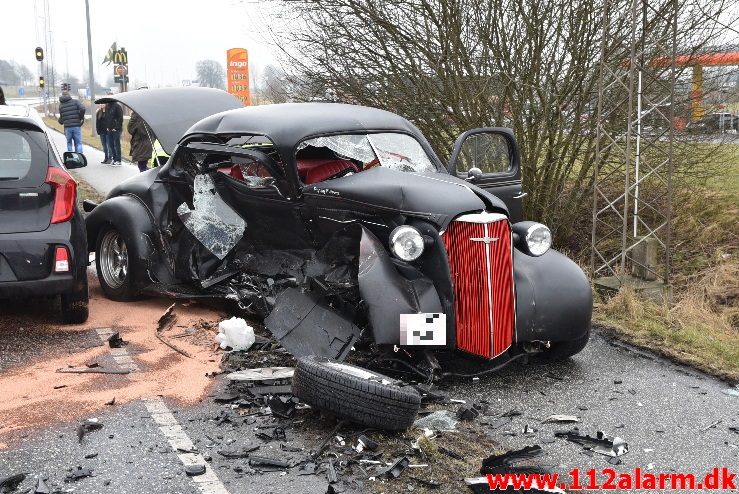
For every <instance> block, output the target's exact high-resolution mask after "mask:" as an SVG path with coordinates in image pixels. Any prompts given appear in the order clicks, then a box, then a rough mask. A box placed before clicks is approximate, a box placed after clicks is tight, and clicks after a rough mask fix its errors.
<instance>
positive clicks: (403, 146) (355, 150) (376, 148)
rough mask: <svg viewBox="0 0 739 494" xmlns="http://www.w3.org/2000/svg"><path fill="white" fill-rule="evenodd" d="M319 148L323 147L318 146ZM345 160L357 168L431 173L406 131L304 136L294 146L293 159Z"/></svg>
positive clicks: (420, 148)
mask: <svg viewBox="0 0 739 494" xmlns="http://www.w3.org/2000/svg"><path fill="white" fill-rule="evenodd" d="M322 148H323V149H322ZM305 158H308V159H313V160H315V159H323V160H336V159H345V160H346V159H348V160H352V161H353V162H355V163H356V164H357V165H358V169H359V171H363V170H367V169H369V168H373V167H375V166H378V165H379V166H383V167H385V168H390V169H392V170H396V171H400V172H406V173H431V172H435V171H437V170H436V167H435V166H434V165H433V163H431V160H430V159H429V157H428V155H427V154H426V151H424V149H423V147H421V144H419V142H418V141H417V140H416V139H414V138H413V137H411V136H409V135H407V134H400V133H395V132H386V133H380V134H344V135H335V136H327V137H316V138H313V139H308V140H306V141H304V142H302V143H300V145H298V149H297V154H296V159H297V160H299V161H300V160H304V159H305Z"/></svg>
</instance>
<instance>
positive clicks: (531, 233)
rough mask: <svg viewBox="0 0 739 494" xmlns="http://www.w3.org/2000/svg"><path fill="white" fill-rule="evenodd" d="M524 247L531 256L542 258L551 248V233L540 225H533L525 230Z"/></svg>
mask: <svg viewBox="0 0 739 494" xmlns="http://www.w3.org/2000/svg"><path fill="white" fill-rule="evenodd" d="M526 246H527V248H528V249H529V253H530V254H531V255H532V256H542V255H544V254H545V253H546V251H548V250H549V247H551V246H552V232H551V231H549V228H547V227H546V226H544V225H542V224H541V223H534V224H533V225H531V226H530V227H529V228H528V229H527V230H526Z"/></svg>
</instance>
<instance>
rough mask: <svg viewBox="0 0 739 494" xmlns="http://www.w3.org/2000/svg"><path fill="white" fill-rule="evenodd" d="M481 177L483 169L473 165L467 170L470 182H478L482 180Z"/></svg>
mask: <svg viewBox="0 0 739 494" xmlns="http://www.w3.org/2000/svg"><path fill="white" fill-rule="evenodd" d="M481 178H482V170H480V169H479V168H477V167H474V166H473V167H472V168H470V169H469V171H468V172H467V178H466V179H465V180H467V181H468V182H476V181H478V180H480V179H481Z"/></svg>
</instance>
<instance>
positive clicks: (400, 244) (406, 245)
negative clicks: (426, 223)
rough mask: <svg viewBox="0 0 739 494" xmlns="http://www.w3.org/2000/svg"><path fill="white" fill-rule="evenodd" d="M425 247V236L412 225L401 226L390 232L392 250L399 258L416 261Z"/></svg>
mask: <svg viewBox="0 0 739 494" xmlns="http://www.w3.org/2000/svg"><path fill="white" fill-rule="evenodd" d="M423 247H424V245H423V236H422V235H421V233H420V232H419V231H418V230H416V229H415V228H413V227H412V226H408V225H402V226H399V227H397V228H396V229H395V230H393V232H392V233H391V234H390V250H392V251H393V254H395V256H396V257H397V258H398V259H402V260H404V261H415V260H416V259H418V258H419V257H421V254H423Z"/></svg>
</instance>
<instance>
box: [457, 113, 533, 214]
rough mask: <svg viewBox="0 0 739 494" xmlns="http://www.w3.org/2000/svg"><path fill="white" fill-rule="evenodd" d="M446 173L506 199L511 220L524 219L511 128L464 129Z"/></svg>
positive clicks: (519, 166)
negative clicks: (465, 130)
mask: <svg viewBox="0 0 739 494" xmlns="http://www.w3.org/2000/svg"><path fill="white" fill-rule="evenodd" d="M449 173H451V174H452V175H456V176H458V177H460V178H464V179H465V180H467V181H468V182H470V183H472V184H475V185H477V186H478V187H480V188H483V189H485V190H487V191H488V192H490V193H491V194H494V195H496V196H497V197H498V198H500V199H501V200H502V201H503V202H505V204H506V206H507V207H508V211H509V213H510V220H511V223H516V222H518V221H523V204H522V200H523V198H524V197H526V195H527V194H526V193H525V192H523V189H522V187H521V158H520V153H519V150H518V144H517V143H516V139H515V137H514V136H513V131H512V130H511V129H506V128H497V127H489V128H479V129H472V130H468V131H467V132H464V133H463V134H462V135H460V136H459V137H458V138H457V141H456V142H455V143H454V150H453V151H452V156H451V158H450V159H449Z"/></svg>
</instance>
